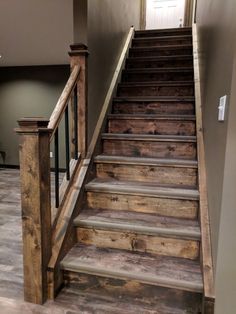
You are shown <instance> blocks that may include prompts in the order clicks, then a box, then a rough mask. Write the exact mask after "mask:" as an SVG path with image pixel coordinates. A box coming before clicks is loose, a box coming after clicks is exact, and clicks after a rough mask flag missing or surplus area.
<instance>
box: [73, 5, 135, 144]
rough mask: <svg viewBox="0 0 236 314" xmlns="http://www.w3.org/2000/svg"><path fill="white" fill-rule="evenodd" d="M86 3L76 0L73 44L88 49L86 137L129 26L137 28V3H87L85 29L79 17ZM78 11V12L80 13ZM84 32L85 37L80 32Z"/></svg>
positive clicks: (100, 104) (102, 99) (96, 114)
mask: <svg viewBox="0 0 236 314" xmlns="http://www.w3.org/2000/svg"><path fill="white" fill-rule="evenodd" d="M85 2H86V0H75V1H74V8H76V10H77V12H75V25H77V27H78V28H76V29H75V30H74V40H75V41H77V42H78V41H83V39H84V40H85V41H87V44H88V48H89V52H90V55H89V73H88V74H89V138H91V136H92V134H93V129H94V127H95V124H96V122H97V118H98V115H99V113H100V111H101V106H102V104H103V101H104V98H105V94H106V92H107V89H108V87H109V84H110V81H111V78H112V75H113V73H114V70H115V66H116V64H117V61H118V57H119V55H120V52H121V50H122V46H123V43H124V41H125V39H126V36H127V34H128V31H129V29H130V26H132V25H134V26H135V28H136V29H139V24H140V4H141V1H140V0H119V1H117V0H88V2H87V5H88V10H87V12H88V15H87V27H86V26H85V25H84V24H83V23H85V22H86V21H85V20H84V18H82V17H81V11H85V9H84V5H85ZM80 8H81V10H80ZM85 29H87V38H86V36H84V34H83V30H85Z"/></svg>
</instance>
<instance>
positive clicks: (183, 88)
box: [117, 81, 194, 97]
mask: <svg viewBox="0 0 236 314" xmlns="http://www.w3.org/2000/svg"><path fill="white" fill-rule="evenodd" d="M146 83H147V84H145V83H140V82H133V83H132V82H129V83H122V84H120V85H119V86H118V93H117V95H118V96H122V97H124V96H136V97H137V96H193V95H194V85H193V83H192V82H191V81H189V82H164V83H161V82H146Z"/></svg>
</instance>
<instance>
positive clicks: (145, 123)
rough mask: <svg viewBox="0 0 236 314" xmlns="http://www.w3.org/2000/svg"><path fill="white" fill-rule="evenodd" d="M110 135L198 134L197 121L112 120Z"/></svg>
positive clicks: (109, 128)
mask: <svg viewBox="0 0 236 314" xmlns="http://www.w3.org/2000/svg"><path fill="white" fill-rule="evenodd" d="M108 132H109V133H125V134H156V135H189V136H193V135H195V134H196V126H195V121H183V120H173V121H171V120H168V119H166V120H164V119H163V120H158V119H153V120H151V119H148V120H145V119H143V120H142V119H132V118H130V119H112V117H111V118H110V120H109V123H108Z"/></svg>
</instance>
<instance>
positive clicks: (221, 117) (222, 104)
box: [218, 95, 227, 122]
mask: <svg viewBox="0 0 236 314" xmlns="http://www.w3.org/2000/svg"><path fill="white" fill-rule="evenodd" d="M226 104H227V95H225V96H222V97H220V102H219V107H218V109H219V111H218V121H221V122H222V121H224V120H225V111H226Z"/></svg>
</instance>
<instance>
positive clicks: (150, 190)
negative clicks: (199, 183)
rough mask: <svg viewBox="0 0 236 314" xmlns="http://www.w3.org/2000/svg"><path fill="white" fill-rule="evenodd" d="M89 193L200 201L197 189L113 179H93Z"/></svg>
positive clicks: (86, 187) (88, 186) (87, 188)
mask: <svg viewBox="0 0 236 314" xmlns="http://www.w3.org/2000/svg"><path fill="white" fill-rule="evenodd" d="M85 189H86V191H87V192H90V191H91V192H103V193H116V194H131V195H139V196H152V197H165V198H175V199H176V198H178V199H187V200H198V199H199V192H198V190H196V189H190V188H188V189H187V188H177V187H167V186H165V187H164V186H159V185H151V184H150V183H148V184H146V183H144V182H130V181H128V182H127V181H117V180H111V179H93V180H92V181H90V182H89V183H88V184H86V186H85Z"/></svg>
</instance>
